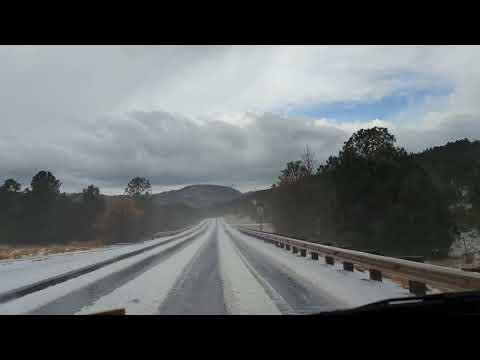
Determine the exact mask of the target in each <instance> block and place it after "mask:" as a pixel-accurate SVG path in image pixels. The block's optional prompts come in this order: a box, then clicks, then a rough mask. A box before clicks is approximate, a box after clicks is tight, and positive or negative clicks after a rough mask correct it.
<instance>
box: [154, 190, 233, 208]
mask: <svg viewBox="0 0 480 360" xmlns="http://www.w3.org/2000/svg"><path fill="white" fill-rule="evenodd" d="M240 196H242V193H241V192H240V191H238V190H236V189H233V188H231V187H228V186H220V185H191V186H187V187H184V188H182V189H180V190H172V191H165V192H162V193H159V194H154V195H152V198H153V199H154V201H155V202H156V203H157V204H160V205H164V204H171V203H184V204H187V205H189V206H192V207H195V208H200V207H206V206H210V205H213V204H218V203H223V202H226V201H230V200H233V199H237V198H239V197H240Z"/></svg>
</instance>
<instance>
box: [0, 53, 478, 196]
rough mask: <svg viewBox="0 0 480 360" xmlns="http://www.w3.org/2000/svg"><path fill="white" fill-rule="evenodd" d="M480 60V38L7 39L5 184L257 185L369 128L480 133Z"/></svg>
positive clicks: (421, 144)
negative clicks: (286, 42) (329, 42)
mask: <svg viewBox="0 0 480 360" xmlns="http://www.w3.org/2000/svg"><path fill="white" fill-rule="evenodd" d="M479 60H480V48H479V47H477V46H470V47H466V46H455V47H454V46H448V47H447V46H443V47H438V46H427V47H418V46H389V47H380V46H373V47H367V46H350V47H344V46H342V47H340V46H335V47H323V46H321V47H300V46H285V47H279V46H276V47H269V46H237V47H230V46H229V47H227V46H211V47H206V46H188V47H172V46H161V47H153V46H148V47H140V46H136V47H118V46H111V47H106V46H93V47H87V46H77V47H65V46H62V47H58V46H57V47H51V46H39V47H26V46H18V47H11V46H2V47H0V181H3V180H4V179H6V178H8V177H14V178H16V179H18V180H19V181H20V182H21V183H22V185H23V186H28V184H29V182H30V179H31V177H32V176H33V175H34V174H35V173H36V172H37V171H38V170H41V169H47V170H50V171H52V172H53V173H54V174H55V175H56V176H57V177H58V178H60V179H61V181H62V182H63V190H64V191H79V190H81V189H82V188H83V187H85V186H87V185H88V184H90V183H93V184H96V185H98V186H100V187H101V190H102V191H103V192H106V193H118V192H121V191H122V190H123V187H124V186H125V184H126V183H127V182H128V180H129V179H130V178H131V177H133V176H136V175H140V176H146V177H148V178H149V179H150V181H151V183H152V184H153V186H154V189H155V190H157V191H159V190H164V189H171V188H178V187H180V186H183V185H188V184H197V183H212V184H222V185H233V186H234V187H237V188H239V189H240V190H242V191H246V190H253V189H254V188H262V187H267V186H269V185H270V184H271V183H273V182H274V181H275V178H276V177H277V175H278V173H279V171H280V169H281V168H282V166H284V164H285V163H286V162H287V161H289V160H293V159H297V158H299V157H300V155H301V153H302V151H303V149H304V147H305V146H306V145H307V144H308V145H310V147H311V148H312V149H313V150H314V151H315V152H316V154H317V158H318V159H319V160H324V159H326V158H327V157H328V156H329V155H331V154H336V153H337V152H338V150H339V149H340V148H341V146H342V143H343V142H344V141H345V140H346V139H348V137H349V136H350V135H351V134H352V132H353V131H355V130H358V129H359V128H362V127H368V126H374V125H382V126H387V127H388V128H389V129H390V130H391V132H392V133H394V134H395V135H396V136H397V139H398V144H399V145H401V146H405V147H406V148H407V150H409V151H419V150H422V149H424V148H426V147H430V146H433V145H441V144H443V143H445V142H446V141H452V140H456V139H458V138H464V137H468V138H470V139H478V138H480V102H479V101H478V99H479V98H480V88H479V85H480V70H479V68H478V66H477V64H478V63H479ZM327 107H328V109H329V111H328V116H327V115H325V114H326V110H325V109H327ZM348 107H350V108H351V109H353V111H349V112H348V114H349V115H348V117H347V118H345V116H341V115H342V111H344V110H345V109H346V108H348ZM307 108H308V109H309V110H308V112H307V111H306V110H305V109H307ZM357 108H358V109H359V110H358V111H356V110H355V109H357ZM311 109H314V110H311ZM365 109H368V117H366V115H365V114H366V113H367V112H366V111H365ZM332 114H333V115H332ZM337 114H338V117H337ZM372 114H373V115H372ZM376 114H378V115H376ZM339 119H341V120H339Z"/></svg>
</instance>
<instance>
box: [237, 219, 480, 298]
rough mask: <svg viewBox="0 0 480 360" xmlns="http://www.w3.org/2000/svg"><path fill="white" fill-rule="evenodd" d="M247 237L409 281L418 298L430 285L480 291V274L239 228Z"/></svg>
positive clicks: (377, 275)
mask: <svg viewBox="0 0 480 360" xmlns="http://www.w3.org/2000/svg"><path fill="white" fill-rule="evenodd" d="M235 227H236V228H237V229H238V230H239V231H241V232H242V233H244V234H247V235H250V236H254V237H256V238H259V239H263V240H264V241H266V242H269V243H273V244H276V245H277V246H279V247H281V248H286V249H287V250H290V248H291V249H292V252H293V253H298V251H299V250H300V255H301V256H306V255H307V252H310V253H311V256H312V259H314V260H318V256H319V254H320V255H322V256H324V257H325V262H326V263H327V264H329V265H334V263H335V261H341V262H343V268H344V270H347V271H353V269H354V265H356V266H358V267H360V268H363V269H365V270H368V271H369V272H370V279H372V280H377V281H382V274H387V275H390V276H392V277H397V278H400V279H403V280H408V284H409V290H410V292H411V293H414V294H415V295H424V294H426V285H431V286H432V287H435V288H438V289H439V290H443V291H468V290H478V289H480V274H477V273H471V272H466V271H462V270H457V269H451V268H446V267H442V266H438V265H432V264H424V263H420V262H414V261H409V260H403V259H397V258H392V257H387V256H381V255H374V254H370V253H365V252H361V251H355V250H349V249H341V248H338V247H333V246H326V245H321V244H317V243H312V242H308V241H304V240H299V239H294V238H291V237H286V236H281V235H275V234H270V233H266V232H260V231H257V230H251V229H248V228H244V227H241V226H235Z"/></svg>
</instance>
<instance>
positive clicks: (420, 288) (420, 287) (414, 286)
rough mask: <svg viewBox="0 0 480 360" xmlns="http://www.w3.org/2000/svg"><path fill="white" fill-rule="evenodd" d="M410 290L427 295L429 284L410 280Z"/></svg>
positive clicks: (420, 294) (419, 294)
mask: <svg viewBox="0 0 480 360" xmlns="http://www.w3.org/2000/svg"><path fill="white" fill-rule="evenodd" d="M408 291H409V292H410V293H412V294H415V295H416V296H425V295H427V286H426V285H425V284H424V283H422V282H419V281H415V280H408Z"/></svg>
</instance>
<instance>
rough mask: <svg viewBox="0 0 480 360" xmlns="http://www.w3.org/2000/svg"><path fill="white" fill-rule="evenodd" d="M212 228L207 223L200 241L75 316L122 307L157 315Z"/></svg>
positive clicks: (133, 312) (135, 311)
mask: <svg viewBox="0 0 480 360" xmlns="http://www.w3.org/2000/svg"><path fill="white" fill-rule="evenodd" d="M212 228H213V226H212V224H209V229H208V230H207V232H206V233H205V234H203V235H202V236H200V238H198V239H196V240H194V241H193V242H192V243H191V244H189V245H187V246H186V247H185V248H183V249H182V250H180V251H179V252H178V253H176V254H174V255H173V256H171V257H170V258H168V259H166V260H164V261H162V262H161V263H160V264H158V265H156V266H155V267H153V268H151V269H149V270H147V271H146V272H144V273H143V274H141V275H139V276H138V277H136V278H135V279H133V280H132V281H130V282H128V283H127V284H125V285H123V286H121V287H119V288H118V289H115V290H114V291H113V292H111V293H110V294H108V295H107V296H104V297H102V298H101V299H99V300H98V301H96V302H95V303H93V304H91V305H88V306H85V307H84V308H82V309H81V310H80V311H79V312H78V313H77V314H79V315H82V314H89V313H94V312H98V311H105V310H111V309H115V308H125V309H126V313H127V315H151V314H155V313H158V309H159V307H160V306H161V304H162V302H163V301H164V300H165V298H166V297H167V295H168V293H169V292H170V290H171V289H172V287H173V286H174V285H175V283H176V282H177V279H178V278H179V276H181V274H182V273H183V270H184V268H185V267H186V266H187V265H188V264H189V263H190V262H191V259H192V258H193V257H194V256H195V254H197V253H198V252H199V250H200V249H201V247H202V246H203V245H204V244H205V243H206V242H207V241H208V238H209V236H211V233H212V231H213V229H212Z"/></svg>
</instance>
